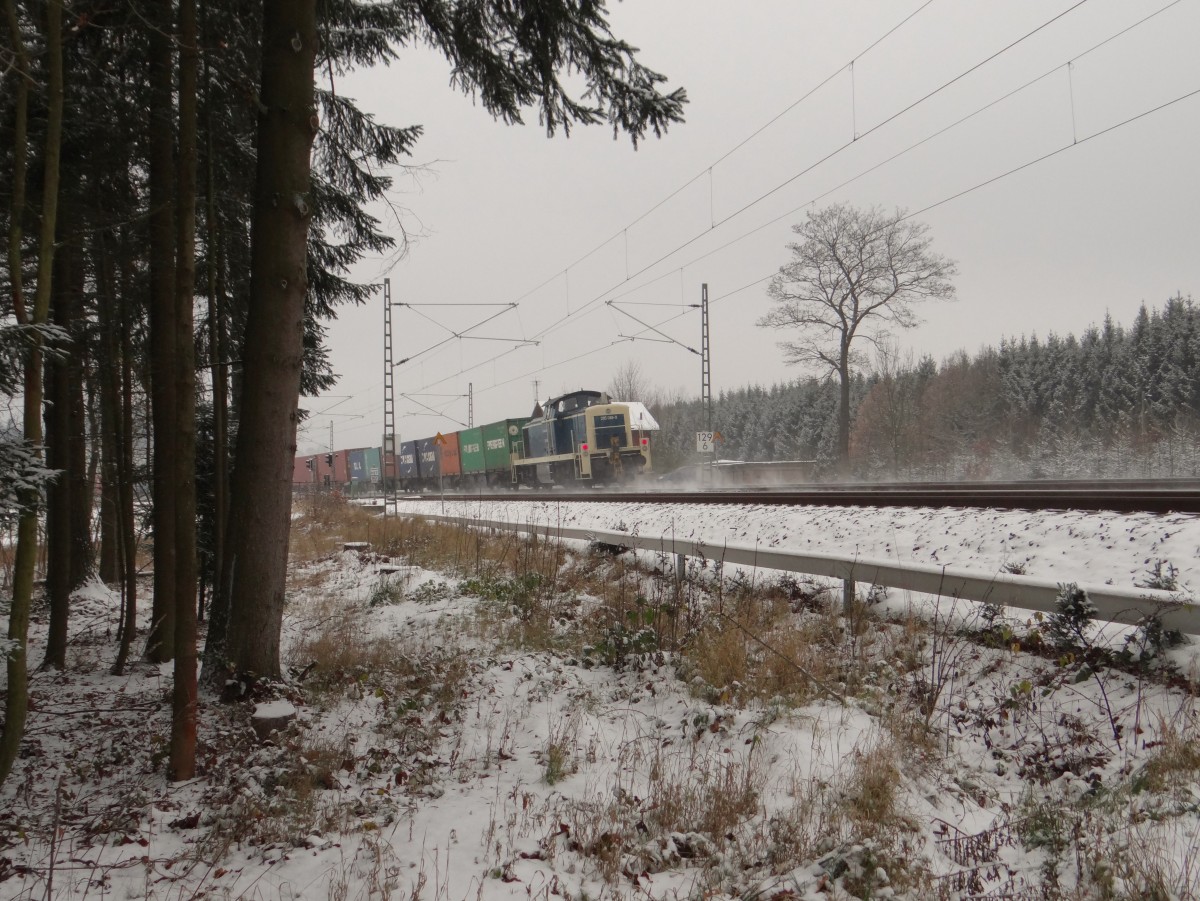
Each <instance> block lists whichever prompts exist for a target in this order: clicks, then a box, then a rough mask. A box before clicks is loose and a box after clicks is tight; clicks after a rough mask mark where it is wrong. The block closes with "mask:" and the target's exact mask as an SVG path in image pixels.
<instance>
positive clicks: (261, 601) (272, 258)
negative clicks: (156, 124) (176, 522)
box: [207, 0, 318, 677]
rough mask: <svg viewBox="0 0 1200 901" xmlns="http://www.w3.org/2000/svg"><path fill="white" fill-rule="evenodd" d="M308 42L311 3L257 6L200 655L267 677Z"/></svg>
mask: <svg viewBox="0 0 1200 901" xmlns="http://www.w3.org/2000/svg"><path fill="white" fill-rule="evenodd" d="M316 42H317V28H316V0H295V2H289V0H264V3H263V59H262V90H261V92H260V95H259V103H260V110H261V111H260V114H259V124H258V163H257V172H256V176H257V185H256V193H255V201H254V214H253V224H252V232H251V276H250V311H249V317H248V320H247V323H246V337H245V344H244V349H243V353H242V360H243V369H244V373H245V381H244V388H243V395H242V404H241V411H240V412H241V417H240V423H241V425H240V428H239V430H238V437H237V452H236V454H235V457H234V473H233V484H232V490H231V505H230V511H229V532H228V536H227V544H226V555H225V562H224V565H225V570H226V573H225V575H224V577H223V578H222V584H223V585H225V584H227V585H229V588H230V595H229V614H230V619H229V628H228V633H227V635H226V636H225V639H226V641H225V647H224V648H222V647H220V646H213V644H212V643H211V642H210V646H209V649H208V651H207V653H208V657H209V659H210V660H211V661H213V663H214V664H216V663H225V664H226V665H228V666H232V667H233V668H234V669H235V670H237V671H240V672H252V673H256V674H258V675H261V676H268V677H276V676H278V675H279V633H280V628H281V625H282V620H283V602H284V583H285V579H286V574H287V549H288V528H289V524H290V522H289V520H290V514H291V472H292V460H293V457H294V455H295V451H296V408H297V405H298V401H299V394H300V369H301V362H302V357H303V342H302V336H303V321H304V295H305V291H306V289H307V273H306V262H307V261H306V250H307V240H308V225H309V219H310V215H311V209H310V207H311V203H312V200H311V196H310V177H309V175H310V153H311V149H312V142H313V138H314V137H315V136H316V132H317V128H318V120H317V114H316V109H315V107H314V96H313V64H314V60H315V51H316ZM216 668H217V667H216V666H215V665H214V667H213V670H216ZM212 675H213V676H214V677H215V676H216V673H215V672H213V673H212Z"/></svg>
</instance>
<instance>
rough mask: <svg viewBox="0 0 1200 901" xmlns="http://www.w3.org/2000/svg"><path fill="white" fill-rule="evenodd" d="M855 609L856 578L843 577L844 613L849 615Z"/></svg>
mask: <svg viewBox="0 0 1200 901" xmlns="http://www.w3.org/2000/svg"><path fill="white" fill-rule="evenodd" d="M853 609H854V580H853V579H842V613H843V614H844V615H845V616H849V615H850V613H851V611H852V610H853Z"/></svg>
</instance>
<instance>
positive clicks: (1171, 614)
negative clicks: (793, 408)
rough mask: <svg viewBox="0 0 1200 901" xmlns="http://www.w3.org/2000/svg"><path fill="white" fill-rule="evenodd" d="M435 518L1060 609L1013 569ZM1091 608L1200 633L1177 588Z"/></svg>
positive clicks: (1109, 597)
mask: <svg viewBox="0 0 1200 901" xmlns="http://www.w3.org/2000/svg"><path fill="white" fill-rule="evenodd" d="M405 515H412V516H420V517H422V518H425V519H430V520H435V521H438V522H453V523H462V524H466V525H470V526H473V527H475V528H486V529H497V530H502V531H511V532H520V533H524V534H529V535H539V536H542V537H545V538H549V539H557V540H562V539H568V540H577V541H586V542H596V543H601V544H606V545H611V546H614V547H624V548H637V549H640V550H644V551H652V552H655V553H660V554H664V555H671V556H685V557H700V558H703V559H705V560H713V561H722V562H725V563H734V564H740V565H743V566H752V567H756V568H759V569H773V570H781V571H784V572H795V573H805V574H808V575H815V576H828V577H832V578H835V579H841V580H843V581H844V582H861V583H865V584H869V585H883V586H886V587H888V588H896V589H900V590H903V591H914V592H918V593H920V594H927V595H932V596H935V597H942V598H954V599H962V600H969V601H986V602H990V603H994V604H1000V605H1005V606H1011V607H1018V608H1021V609H1023V610H1038V611H1042V612H1044V613H1056V612H1058V607H1057V600H1058V596H1059V593H1060V590H1061V582H1058V581H1050V580H1047V579H1039V578H1036V577H1033V576H1022V575H1016V574H1014V573H1007V572H995V573H978V572H972V571H970V570H966V569H962V568H959V567H952V566H930V565H928V564H920V563H901V562H898V561H895V560H876V559H869V558H865V557H858V556H846V555H838V554H811V553H800V552H796V551H784V550H778V549H766V548H762V547H758V546H750V545H740V544H728V543H716V542H706V541H697V540H694V539H683V538H675V537H674V536H672V535H669V534H662V535H638V534H631V533H628V532H610V531H603V530H599V529H580V528H568V527H564V526H557V525H550V524H544V525H539V524H537V523H532V522H508V521H506V520H497V519H483V518H479V517H471V516H450V515H445V514H426V513H416V514H405ZM1079 587H1081V588H1083V589H1084V590H1086V591H1087V593H1088V597H1089V598H1090V599H1091V601H1092V604H1093V605H1094V606H1095V607H1096V611H1097V618H1099V619H1103V620H1106V621H1109V622H1114V623H1122V624H1125V625H1136V624H1138V623H1139V622H1142V621H1143V620H1144V619H1145V618H1147V617H1150V616H1154V617H1157V618H1159V619H1160V620H1161V622H1162V624H1163V625H1164V626H1165V627H1166V628H1168V629H1177V630H1178V631H1180V632H1183V633H1186V634H1189V635H1200V606H1197V605H1196V604H1193V603H1191V602H1190V600H1183V599H1181V597H1180V596H1179V595H1177V594H1172V593H1170V592H1166V591H1159V590H1154V589H1149V588H1146V589H1122V588H1116V587H1114V586H1112V585H1088V584H1083V583H1079Z"/></svg>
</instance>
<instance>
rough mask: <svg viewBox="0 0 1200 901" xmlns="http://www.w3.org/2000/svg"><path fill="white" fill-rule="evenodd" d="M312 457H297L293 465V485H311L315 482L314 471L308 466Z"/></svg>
mask: <svg viewBox="0 0 1200 901" xmlns="http://www.w3.org/2000/svg"><path fill="white" fill-rule="evenodd" d="M311 459H312V457H297V458H296V462H295V464H294V465H293V466H292V484H293V485H311V484H312V482H313V471H312V470H311V469H309V468H308V461H309V460H311Z"/></svg>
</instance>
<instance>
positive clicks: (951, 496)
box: [414, 480, 1200, 514]
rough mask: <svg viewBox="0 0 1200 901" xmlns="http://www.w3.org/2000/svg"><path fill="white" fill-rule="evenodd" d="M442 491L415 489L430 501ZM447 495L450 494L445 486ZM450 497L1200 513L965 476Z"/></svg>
mask: <svg viewBox="0 0 1200 901" xmlns="http://www.w3.org/2000/svg"><path fill="white" fill-rule="evenodd" d="M438 496H439V495H436V494H434V495H415V496H414V497H416V498H424V499H434V498H437V497H438ZM446 496H448V497H449V496H451V493H450V492H447V493H446ZM453 496H455V497H462V498H467V497H477V498H487V497H496V498H507V499H510V500H553V501H565V502H578V501H594V502H605V501H613V502H627V503H659V504H754V505H773V506H838V507H963V508H969V509H1021V510H1080V511H1100V510H1108V511H1112V512H1116V513H1159V514H1161V513H1200V482H1195V481H1191V480H1189V481H1186V482H1155V481H1133V480H1125V481H1120V482H1111V483H1105V482H1087V483H1077V482H1076V483H1072V482H1063V481H1060V482H1046V483H1039V482H1011V483H1006V482H995V483H990V482H968V483H884V484H877V485H861V484H859V485H856V484H829V485H806V486H801V487H789V488H749V487H745V486H739V487H736V488H724V489H711V488H699V489H697V490H693V491H686V490H680V489H678V488H662V489H652V490H647V489H638V490H634V491H629V490H622V489H617V488H592V489H587V490H582V491H580V490H561V489H548V490H545V491H520V492H515V493H514V492H512V491H501V492H498V493H496V494H481V493H479V492H462V493H455V494H453Z"/></svg>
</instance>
